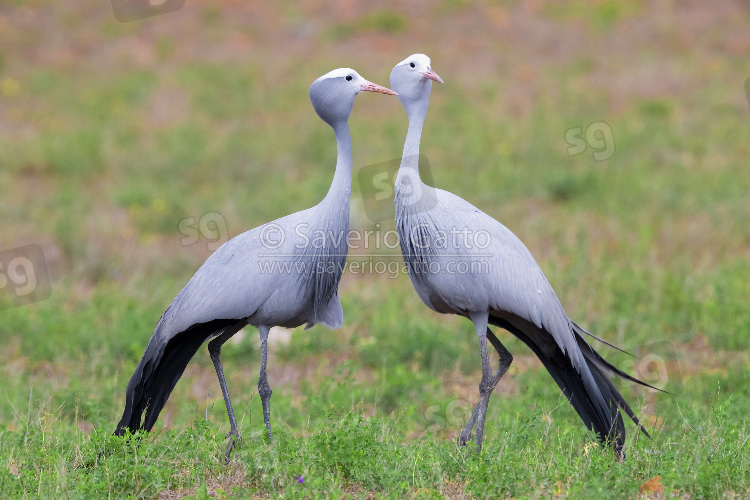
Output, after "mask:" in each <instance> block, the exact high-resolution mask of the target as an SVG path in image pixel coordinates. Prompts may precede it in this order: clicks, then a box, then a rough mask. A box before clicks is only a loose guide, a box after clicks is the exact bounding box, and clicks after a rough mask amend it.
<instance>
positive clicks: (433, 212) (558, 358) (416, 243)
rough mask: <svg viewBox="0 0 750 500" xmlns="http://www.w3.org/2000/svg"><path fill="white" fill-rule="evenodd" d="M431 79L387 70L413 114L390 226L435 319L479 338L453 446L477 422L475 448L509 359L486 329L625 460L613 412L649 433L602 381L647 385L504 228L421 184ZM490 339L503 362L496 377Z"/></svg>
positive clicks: (405, 64)
mask: <svg viewBox="0 0 750 500" xmlns="http://www.w3.org/2000/svg"><path fill="white" fill-rule="evenodd" d="M433 81H437V82H440V83H442V80H441V79H440V77H439V76H437V74H435V72H434V71H433V70H432V69H431V67H430V59H429V58H428V57H427V56H425V55H424V54H414V55H412V56H410V57H408V58H406V59H405V60H404V61H402V62H400V63H399V64H397V65H396V66H395V67H394V68H393V71H392V72H391V88H393V89H394V90H395V91H396V92H398V93H399V100H400V101H401V102H402V104H403V105H404V108H405V109H406V112H407V115H408V117H409V129H408V132H407V135H406V141H405V144H404V151H403V156H402V160H401V166H400V168H399V172H398V175H397V177H396V185H395V189H394V191H395V205H396V227H397V230H398V234H399V240H400V244H401V251H402V253H403V257H404V262H405V264H406V266H407V269H408V270H409V276H410V278H411V281H412V284H413V285H414V289H415V290H416V292H417V294H418V295H419V297H420V298H421V299H422V301H423V302H424V303H425V304H426V305H427V306H428V307H430V308H431V309H433V310H434V311H437V312H439V313H444V314H449V313H450V314H459V315H461V316H466V317H467V318H469V319H471V321H472V322H473V323H474V325H475V327H476V332H477V335H478V337H479V345H480V353H481V359H482V381H481V383H480V385H479V392H480V399H479V403H478V404H477V406H476V408H475V410H474V412H473V414H472V415H471V417H470V419H469V422H468V423H467V424H466V426H465V427H464V429H463V430H462V432H461V434H460V437H459V442H460V443H461V444H462V445H465V444H466V443H467V442H468V440H469V439H470V438H471V433H472V430H473V426H474V424H475V423H476V427H477V430H476V438H475V441H476V448H477V451H479V450H481V446H482V435H483V432H484V420H485V415H486V412H487V404H488V401H489V397H490V394H491V393H492V390H493V389H494V387H495V386H496V385H497V383H498V381H499V380H500V378H501V377H502V376H503V374H504V373H505V371H506V370H507V369H508V367H509V366H510V364H511V362H512V360H513V357H512V356H511V354H510V353H509V352H508V351H507V350H506V349H505V347H504V346H503V345H502V344H501V343H500V341H499V340H498V339H497V337H495V335H494V334H493V333H492V331H491V330H490V329H489V328H488V326H489V325H495V326H499V327H502V328H505V329H507V330H508V331H510V332H511V333H513V334H514V335H516V337H518V338H519V339H521V340H522V341H523V342H524V343H526V344H527V345H528V346H529V347H530V348H531V349H532V351H534V353H535V354H536V355H537V356H538V357H539V359H540V360H541V361H542V363H543V364H544V366H545V367H546V368H547V370H548V371H549V373H550V374H551V375H552V377H553V378H554V380H555V382H557V384H558V385H559V386H560V388H561V389H562V391H563V393H564V394H565V396H566V397H567V398H568V399H569V400H570V402H571V404H572V405H573V407H574V408H575V410H576V411H577V412H578V414H579V415H580V416H581V418H582V419H583V421H584V422H585V424H586V425H587V426H588V427H589V429H592V430H593V431H594V432H596V433H598V436H599V438H600V439H601V440H602V441H603V442H605V441H606V442H611V443H612V444H613V446H614V448H615V451H616V453H617V456H618V457H619V458H622V457H623V456H624V455H623V443H624V437H625V429H624V425H623V422H622V417H621V416H620V413H619V410H618V409H622V410H623V411H625V412H626V413H627V414H628V416H630V418H631V419H633V421H634V422H635V423H636V424H637V425H638V426H639V427H640V428H641V430H642V431H643V432H644V434H646V435H648V433H646V431H645V429H643V427H642V426H641V425H640V422H639V421H638V419H637V418H636V416H635V415H634V413H633V411H632V410H631V409H630V407H629V406H628V404H627V403H626V402H625V400H624V399H623V397H622V396H621V395H620V393H619V392H618V391H617V389H616V388H615V387H614V386H613V385H612V383H611V381H610V380H609V379H608V378H607V375H608V374H609V375H617V376H620V377H624V378H627V379H629V380H632V381H635V382H638V383H641V384H643V385H647V384H644V383H643V382H641V381H638V380H636V379H634V378H633V377H631V376H629V375H627V374H625V373H623V372H621V371H620V370H618V369H617V368H615V367H614V366H612V365H611V364H610V363H608V362H607V361H606V360H604V359H603V358H602V357H601V356H599V354H598V353H597V352H596V351H595V350H594V349H593V348H592V347H591V346H590V345H589V344H588V343H586V341H585V340H584V338H583V335H584V334H588V332H586V331H585V330H583V329H582V328H580V327H579V326H578V325H576V324H575V323H573V322H572V321H571V320H570V319H569V318H568V316H567V314H566V313H565V310H564V309H563V307H562V304H561V303H560V301H559V300H558V298H557V296H556V295H555V292H554V290H553V289H552V287H551V286H550V284H549V282H548V281H547V278H546V277H545V276H544V274H543V273H542V271H541V269H540V268H539V266H538V265H537V263H536V261H535V260H534V258H533V257H532V255H531V253H530V252H529V251H528V250H527V249H526V247H525V246H524V244H523V243H522V242H521V241H520V240H519V239H518V238H517V237H516V236H515V235H514V234H513V233H512V232H511V231H510V230H508V229H507V228H506V227H505V226H503V225H502V224H501V223H499V222H498V221H496V220H495V219H493V218H492V217H490V216H488V215H487V214H485V213H484V212H482V211H481V210H479V209H478V208H476V207H475V206H473V205H472V204H470V203H468V202H467V201H465V200H463V199H462V198H459V197H458V196H456V195H454V194H452V193H449V192H448V191H444V190H442V189H435V188H433V187H430V186H427V185H425V184H424V183H423V182H422V181H421V179H420V177H419V157H418V155H419V144H420V139H421V134H422V126H423V124H424V119H425V116H426V114H427V108H428V106H429V102H430V92H431V89H432V82H433ZM589 335H590V334H589ZM592 337H593V335H592ZM488 339H489V341H490V343H491V344H492V346H493V347H494V348H495V350H496V351H497V353H498V355H499V356H500V365H499V367H498V370H497V372H496V373H495V375H494V376H493V375H492V373H491V369H490V362H489V357H488V353H487V340H488Z"/></svg>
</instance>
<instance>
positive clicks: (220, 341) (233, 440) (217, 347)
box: [208, 324, 245, 463]
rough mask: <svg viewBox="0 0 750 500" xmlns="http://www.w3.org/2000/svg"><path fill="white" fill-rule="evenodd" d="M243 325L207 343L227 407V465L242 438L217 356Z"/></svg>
mask: <svg viewBox="0 0 750 500" xmlns="http://www.w3.org/2000/svg"><path fill="white" fill-rule="evenodd" d="M243 326H245V325H244V324H240V325H238V326H237V327H234V326H232V327H230V328H228V329H226V330H224V331H223V332H222V333H221V334H220V335H219V336H217V337H216V338H214V339H213V340H212V341H211V342H209V343H208V353H209V354H210V355H211V361H213V362H214V368H215V369H216V375H217V376H218V377H219V385H220V386H221V393H222V394H223V395H224V404H226V406H227V414H228V415H229V425H230V430H229V434H227V437H228V438H229V446H227V453H226V457H225V459H226V462H227V463H229V456H230V455H231V454H232V449H233V448H234V447H235V445H236V446H238V447H239V445H240V442H241V441H242V437H240V431H239V428H238V427H237V419H236V418H234V410H233V409H232V401H231V400H230V399H229V389H227V381H226V379H225V378H224V368H222V366H221V360H220V359H219V355H220V354H221V346H222V345H224V342H226V341H227V340H229V339H230V338H231V337H232V336H233V335H234V334H235V333H237V332H238V331H240V330H241V329H242V327H243Z"/></svg>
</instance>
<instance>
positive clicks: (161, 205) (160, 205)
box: [151, 198, 168, 214]
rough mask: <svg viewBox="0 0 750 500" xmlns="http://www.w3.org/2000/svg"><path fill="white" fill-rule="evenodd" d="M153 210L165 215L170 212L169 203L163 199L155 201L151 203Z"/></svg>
mask: <svg viewBox="0 0 750 500" xmlns="http://www.w3.org/2000/svg"><path fill="white" fill-rule="evenodd" d="M151 208H153V209H154V210H156V211H157V212H159V213H160V214H165V213H167V212H168V210H167V202H166V201H164V200H162V199H161V198H157V199H155V200H154V201H153V202H152V203H151Z"/></svg>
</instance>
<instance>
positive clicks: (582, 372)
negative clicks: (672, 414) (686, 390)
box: [490, 316, 652, 458]
mask: <svg viewBox="0 0 750 500" xmlns="http://www.w3.org/2000/svg"><path fill="white" fill-rule="evenodd" d="M490 323H491V324H493V325H495V326H499V327H501V328H505V329H506V330H508V331H510V332H511V333H513V334H514V335H515V336H516V337H518V338H519V339H520V340H522V341H523V342H524V343H525V344H526V345H528V346H529V347H530V348H531V350H532V351H534V353H535V354H536V355H537V357H538V358H539V359H540V360H541V362H542V364H543V365H544V367H545V368H546V369H547V371H548V372H549V373H550V375H551V376H552V378H553V379H554V380H555V382H556V383H557V385H558V386H559V387H560V389H561V390H562V392H563V394H565V397H566V398H567V399H568V400H569V401H570V403H571V405H572V406H573V408H574V409H575V410H576V412H577V413H578V415H579V416H580V417H581V420H583V422H584V424H585V425H586V427H588V428H589V429H590V430H592V431H594V432H595V433H597V434H598V436H599V439H600V441H601V442H602V443H607V442H609V443H610V444H612V445H613V446H614V449H615V452H616V454H617V456H618V457H620V458H623V457H624V453H623V445H624V442H625V426H624V423H623V420H622V416H621V415H620V411H619V410H620V409H622V410H623V411H624V412H625V413H626V414H627V415H628V417H630V418H631V419H632V420H633V422H634V423H635V424H636V425H637V426H638V427H639V428H640V429H641V431H642V432H643V433H644V434H645V435H646V436H648V437H650V436H649V434H648V432H646V430H645V429H644V427H643V425H642V424H641V422H640V421H639V420H638V418H637V417H636V416H635V413H634V412H633V410H632V409H631V408H630V406H629V405H628V404H627V402H626V401H625V399H624V398H623V397H622V395H621V394H620V392H619V391H618V390H617V389H616V388H615V386H614V385H613V384H612V382H611V381H610V380H609V378H608V377H607V374H608V373H610V374H613V375H617V376H620V377H622V378H625V379H627V380H631V381H633V382H636V383H639V384H641V385H644V386H646V387H652V386H650V385H649V384H647V383H645V382H642V381H641V380H638V379H636V378H635V377H632V376H630V375H628V374H626V373H624V372H623V371H621V370H619V369H618V368H616V367H614V366H612V365H611V364H610V363H609V362H607V361H606V360H605V359H604V358H602V357H601V356H600V355H599V354H598V353H597V352H596V351H595V350H594V349H593V348H592V347H591V346H590V345H589V344H588V343H586V341H585V340H584V339H583V337H582V336H581V334H580V333H578V331H577V328H574V332H575V334H576V341H577V344H578V346H579V349H580V350H581V353H582V354H583V358H584V359H585V360H586V366H585V367H580V368H577V367H575V366H574V365H573V362H572V361H571V359H570V357H568V355H566V354H565V353H564V352H563V351H562V350H561V349H560V348H559V347H558V346H557V345H556V344H555V345H554V346H552V349H551V352H550V346H549V345H547V346H546V348H543V347H542V346H540V345H537V344H536V343H535V342H533V341H532V339H531V338H530V336H529V335H527V334H526V333H525V332H524V331H522V329H521V328H518V327H516V326H514V325H513V324H511V323H510V322H509V321H507V320H505V319H503V318H498V317H495V316H491V317H490ZM571 323H572V322H571ZM576 326H577V325H576ZM530 327H531V324H530ZM533 328H536V327H533ZM581 330H582V329H581ZM605 343H606V342H605ZM587 373H588V374H590V377H586V375H587Z"/></svg>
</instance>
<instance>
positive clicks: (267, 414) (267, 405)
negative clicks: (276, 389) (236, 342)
mask: <svg viewBox="0 0 750 500" xmlns="http://www.w3.org/2000/svg"><path fill="white" fill-rule="evenodd" d="M270 330H271V327H270V326H259V327H258V331H259V332H260V378H259V379H258V394H260V401H261V403H262V404H263V422H264V423H265V424H266V432H267V433H268V439H271V394H272V393H273V391H272V390H271V386H269V385H268V379H267V378H266V358H267V356H268V332H269V331H270Z"/></svg>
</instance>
